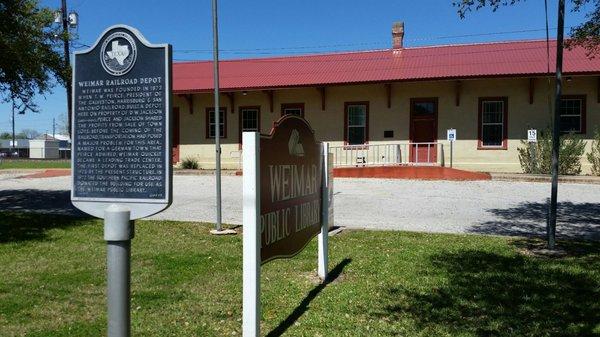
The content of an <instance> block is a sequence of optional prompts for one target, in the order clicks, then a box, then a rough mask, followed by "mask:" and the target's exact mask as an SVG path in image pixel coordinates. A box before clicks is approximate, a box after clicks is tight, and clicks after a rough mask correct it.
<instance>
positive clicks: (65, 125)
mask: <svg viewBox="0 0 600 337" xmlns="http://www.w3.org/2000/svg"><path fill="white" fill-rule="evenodd" d="M56 133H58V134H61V135H68V134H69V122H68V116H67V113H62V114H60V116H58V119H57V121H56Z"/></svg>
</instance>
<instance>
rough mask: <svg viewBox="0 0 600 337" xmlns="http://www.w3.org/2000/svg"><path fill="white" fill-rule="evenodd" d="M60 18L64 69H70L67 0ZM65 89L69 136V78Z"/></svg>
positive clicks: (70, 101)
mask: <svg viewBox="0 0 600 337" xmlns="http://www.w3.org/2000/svg"><path fill="white" fill-rule="evenodd" d="M61 18H62V28H63V35H62V37H63V43H64V49H65V69H71V55H70V51H69V37H70V34H69V15H68V12H67V0H61ZM65 87H66V89H67V123H68V125H69V126H68V127H67V130H68V134H69V136H71V118H72V115H73V107H72V92H71V90H72V88H71V80H70V79H69V78H67V79H66V81H65Z"/></svg>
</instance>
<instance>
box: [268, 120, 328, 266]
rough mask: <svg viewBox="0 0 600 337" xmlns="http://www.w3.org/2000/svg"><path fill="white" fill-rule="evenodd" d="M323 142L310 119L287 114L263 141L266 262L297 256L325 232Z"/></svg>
mask: <svg viewBox="0 0 600 337" xmlns="http://www.w3.org/2000/svg"><path fill="white" fill-rule="evenodd" d="M321 170H322V159H321V144H320V143H318V142H316V141H315V136H314V132H313V130H312V129H311V128H310V126H309V125H308V123H307V122H306V120H304V119H303V118H300V117H296V116H291V115H289V116H285V117H283V118H281V119H280V120H279V121H278V122H276V123H275V125H274V127H273V129H272V131H271V134H270V135H268V136H261V139H260V182H261V188H260V229H261V251H260V256H261V262H262V263H265V262H268V261H271V260H273V259H276V258H283V257H291V256H294V255H296V254H297V253H299V252H300V251H302V249H303V248H304V247H305V246H306V244H307V243H308V242H309V241H310V240H311V239H312V238H313V237H315V236H316V235H317V234H318V233H319V232H320V231H321V206H322V194H321V182H322V172H321Z"/></svg>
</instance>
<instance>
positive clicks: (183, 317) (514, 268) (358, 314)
mask: <svg viewBox="0 0 600 337" xmlns="http://www.w3.org/2000/svg"><path fill="white" fill-rule="evenodd" d="M208 229H209V225H207V224H199V223H181V222H179V223H178V222H163V221H139V222H137V224H136V237H135V239H134V240H133V248H132V249H133V257H132V296H133V297H132V330H133V335H134V336H232V335H238V336H239V335H240V329H241V303H242V298H241V296H242V295H241V292H242V284H241V280H242V273H241V270H242V256H241V254H242V236H241V235H237V236H227V237H217V236H210V235H209V234H208ZM314 241H315V240H313V242H312V243H311V244H309V246H308V247H307V249H306V250H305V251H304V252H302V253H301V254H299V255H298V256H297V257H295V258H293V259H290V260H278V261H274V262H271V263H269V264H267V265H266V266H264V268H263V274H262V283H261V286H262V291H263V293H262V303H263V311H262V323H261V324H262V332H263V335H268V336H278V335H280V334H282V333H283V335H285V336H323V337H329V336H361V337H364V336H600V244H599V243H590V242H587V243H586V242H559V244H560V245H561V246H562V247H563V248H564V249H565V251H566V252H567V253H568V255H567V256H566V257H561V258H548V257H539V256H536V255H533V254H532V253H531V251H529V250H528V249H527V248H528V247H531V246H536V245H539V244H540V242H539V241H528V240H524V239H508V238H501V237H484V236H473V235H441V234H418V233H407V232H384V231H369V232H367V231H350V232H344V233H342V234H340V235H338V236H334V237H332V238H331V241H330V245H331V246H330V249H331V250H330V263H331V265H330V268H331V269H332V274H333V276H334V279H333V280H331V282H329V283H328V284H326V285H320V284H319V283H318V282H317V281H316V277H315V269H316V243H315V242H314ZM0 265H1V266H2V273H1V276H0V329H1V330H0V335H1V336H52V337H60V336H103V335H105V333H106V332H105V325H106V314H105V310H106V309H105V297H104V291H105V285H106V284H105V280H106V278H105V243H104V241H103V240H102V225H101V222H100V221H97V220H89V219H88V220H86V219H80V220H77V219H72V218H65V217H48V216H40V215H30V214H23V213H21V214H16V213H0Z"/></svg>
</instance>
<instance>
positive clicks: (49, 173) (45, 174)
mask: <svg viewBox="0 0 600 337" xmlns="http://www.w3.org/2000/svg"><path fill="white" fill-rule="evenodd" d="M70 175H71V170H70V169H51V170H44V171H42V172H36V173H33V174H28V175H24V176H21V177H19V178H21V179H23V178H54V177H66V176H70Z"/></svg>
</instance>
